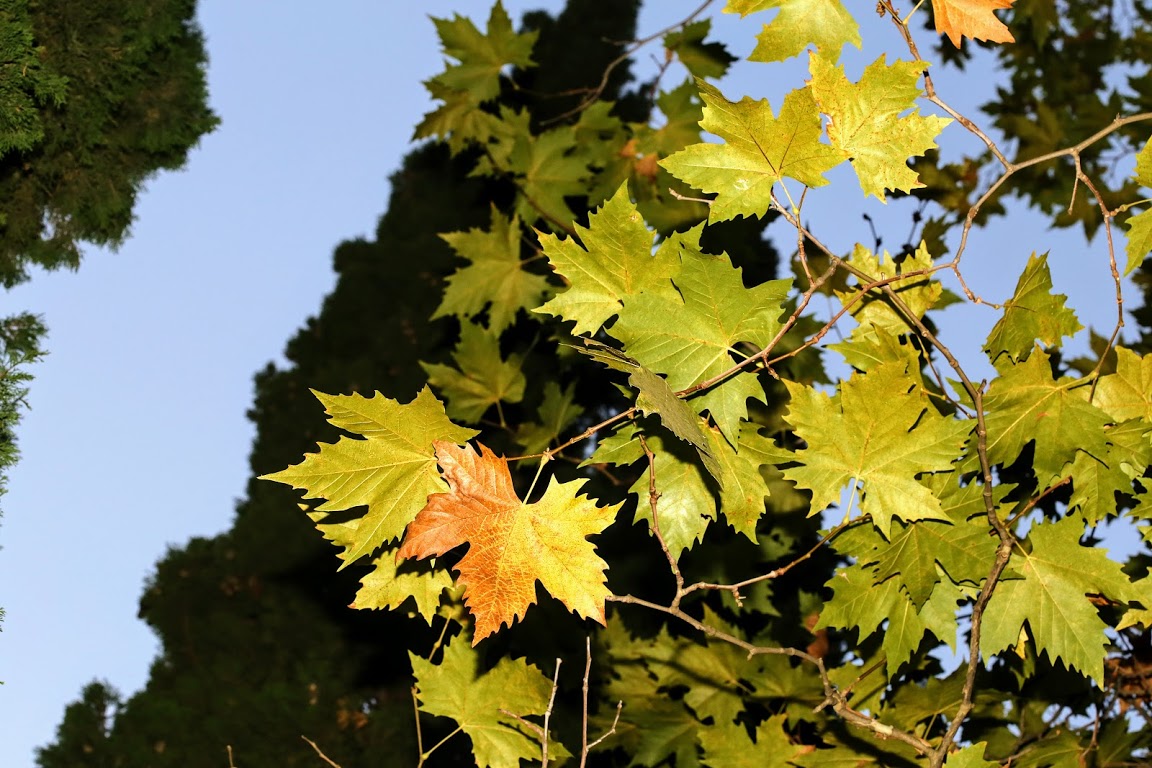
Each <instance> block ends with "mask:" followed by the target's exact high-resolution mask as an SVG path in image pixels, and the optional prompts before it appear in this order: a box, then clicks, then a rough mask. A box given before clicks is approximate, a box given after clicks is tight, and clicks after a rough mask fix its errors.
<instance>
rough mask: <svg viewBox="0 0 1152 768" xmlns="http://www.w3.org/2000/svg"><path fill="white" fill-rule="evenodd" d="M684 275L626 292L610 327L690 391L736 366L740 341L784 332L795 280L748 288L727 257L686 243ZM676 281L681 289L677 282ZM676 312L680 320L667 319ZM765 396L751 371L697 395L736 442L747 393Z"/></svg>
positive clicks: (762, 341)
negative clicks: (632, 293) (650, 287)
mask: <svg viewBox="0 0 1152 768" xmlns="http://www.w3.org/2000/svg"><path fill="white" fill-rule="evenodd" d="M681 253H682V256H681V265H680V269H679V272H678V274H677V275H676V276H675V277H674V278H673V280H672V282H671V283H668V284H667V288H665V289H663V290H651V291H647V292H644V293H641V294H639V295H637V296H630V297H627V298H626V299H625V301H624V310H623V311H622V312H621V313H620V319H619V320H618V321H617V323H616V324H615V325H614V326H612V329H611V331H610V333H611V334H612V335H613V336H615V337H616V338H618V339H620V340H621V341H623V342H624V349H625V351H626V352H627V353H628V354H629V355H631V356H632V357H634V358H635V359H636V360H638V361H639V362H640V363H642V364H643V365H645V366H647V367H649V368H651V369H652V370H654V371H656V372H657V373H662V374H665V375H666V376H667V377H668V385H669V386H670V387H671V388H672V389H673V390H677V391H679V390H683V389H687V388H689V387H692V386H695V385H696V384H699V383H701V382H703V381H706V380H708V379H710V378H712V377H714V376H717V375H719V374H721V373H723V372H725V371H727V370H728V369H730V368H731V367H732V366H733V365H735V360H734V359H733V354H734V353H735V354H737V355H738V356H743V353H741V352H739V351H738V350H737V349H736V345H737V343H738V342H741V341H745V342H749V343H751V344H754V345H755V346H756V347H757V348H758V349H759V348H763V347H765V346H767V345H768V344H770V343H771V342H772V340H773V338H774V337H775V336H776V334H777V332H778V331H779V330H780V327H781V324H780V317H781V315H782V314H783V313H784V302H785V299H786V297H787V295H788V289H789V288H790V287H791V280H771V281H769V282H766V283H762V284H760V285H757V286H755V287H753V288H745V287H744V282H743V280H742V278H741V271H740V269H739V268H736V267H733V266H732V263H731V261H730V260H729V259H728V257H727V256H726V255H722V256H709V255H707V254H703V253H701V252H700V251H699V249H698V248H696V249H693V248H689V247H685V248H682V249H681ZM673 285H674V286H675V287H673ZM670 317H675V318H676V322H675V323H669V322H668V318H670ZM749 397H753V398H755V399H757V400H760V401H761V402H765V396H764V390H763V388H762V387H761V386H760V385H759V384H757V383H756V380H755V378H754V377H752V376H735V377H732V378H730V379H728V380H727V381H725V382H723V383H721V384H720V385H719V386H716V387H714V388H712V389H710V390H708V391H707V392H705V393H703V394H702V395H699V396H697V397H694V398H692V400H691V401H690V402H691V404H692V405H693V406H694V407H695V408H696V410H697V411H699V412H702V411H705V410H707V411H709V412H710V413H711V414H712V417H713V419H715V421H716V423H717V425H718V426H719V427H720V429H721V431H722V432H723V433H724V435H725V437H727V438H728V440H729V441H730V442H732V443H735V441H736V437H735V435H736V433H737V432H738V430H739V425H740V419H742V418H744V417H746V416H747V415H748V410H747V399H748V398H749Z"/></svg>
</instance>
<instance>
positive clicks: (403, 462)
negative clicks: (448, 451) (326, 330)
mask: <svg viewBox="0 0 1152 768" xmlns="http://www.w3.org/2000/svg"><path fill="white" fill-rule="evenodd" d="M313 394H315V395H316V397H317V399H319V400H320V402H321V403H323V404H324V407H325V409H326V410H327V411H328V415H329V418H328V420H329V421H330V422H331V423H332V424H333V425H335V426H337V427H339V428H340V429H344V430H347V431H349V432H353V433H355V434H359V435H362V436H363V437H364V438H365V439H363V440H354V439H351V438H348V437H341V438H340V440H339V441H338V442H336V443H331V444H329V443H321V444H320V452H319V453H312V454H307V455H306V456H305V457H304V460H303V461H302V462H300V463H299V464H296V465H294V466H291V467H288V468H287V469H282V470H280V471H279V472H273V473H271V474H267V475H263V476H261V478H260V479H262V480H274V481H276V482H278V483H285V484H287V485H291V486H292V487H293V488H300V489H303V490H304V491H306V493H305V497H306V498H313V499H325V502H324V503H323V504H321V505H320V506H318V507H316V510H315V512H314V513H313V514H312V515H311V516H312V518H313V520H316V521H318V522H319V520H320V518H321V516H324V515H325V513H328V512H336V511H340V510H345V509H352V508H353V507H358V506H361V505H367V506H368V509H367V511H366V512H365V513H364V515H363V517H361V518H359V519H357V520H352V521H348V522H345V523H341V524H339V526H338V527H337V526H325V525H321V526H320V527H321V529H322V530H324V532H325V535H326V536H327V537H328V538H330V539H332V540H334V541H335V542H336V543H337V544H339V545H340V546H342V547H344V552H342V553H341V555H340V557H341V559H343V560H344V565H342V566H341V568H343V567H344V566H347V565H348V564H349V563H351V562H352V561H354V560H356V559H357V558H359V557H362V556H363V555H367V554H369V553H370V552H372V551H373V550H374V549H376V548H377V547H379V546H380V545H381V544H384V543H386V542H388V541H391V540H392V539H395V538H398V537H399V536H400V535H401V534H402V533H403V532H404V527H405V526H406V525H408V523H410V522H411V521H412V520H413V518H415V517H416V514H417V512H419V511H420V508H421V507H423V506H424V504H425V502H426V501H427V498H428V494H430V493H435V492H436V491H439V490H441V489H443V488H444V482H443V481H442V480H441V479H440V476H439V473H438V472H437V471H436V457H435V453H434V450H433V443H434V442H435V441H455V442H464V441H465V440H468V439H470V438H471V437H473V436H474V435H476V434H477V433H476V432H474V431H473V430H470V429H465V428H464V427H458V426H456V425H455V424H453V423H452V422H451V421H449V420H448V417H447V416H446V415H445V413H444V406H443V404H442V403H441V402H440V401H439V400H437V399H436V397H435V396H434V395H433V394H432V391H431V390H429V389H428V388H427V387H425V388H424V389H422V390H420V393H419V394H417V395H416V398H415V399H414V400H413V401H412V402H411V403H407V404H401V403H399V402H397V401H396V400H390V399H389V398H386V397H384V396H383V395H381V394H380V393H378V392H377V393H376V394H375V395H374V396H373V397H371V398H366V397H363V396H361V395H358V394H353V395H325V394H323V393H321V392H316V391H313Z"/></svg>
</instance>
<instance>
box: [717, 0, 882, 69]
mask: <svg viewBox="0 0 1152 768" xmlns="http://www.w3.org/2000/svg"><path fill="white" fill-rule="evenodd" d="M771 8H779V9H780V13H779V14H777V16H776V18H775V19H773V20H772V21H771V22H769V23H768V24H765V25H764V29H763V30H762V31H761V32H760V34H759V35H757V36H756V48H755V49H754V50H753V51H752V53H751V55H749V56H748V60H749V61H764V62H772V61H784V60H785V59H790V58H792V57H793V56H797V55H799V54H800V53H801V52H802V51H803V50H804V49H805V48H807V47H808V46H809V44H812V45H815V46H816V48H817V50H819V51H820V52H822V53H824V54H826V55H827V56H828V57H829V58H831V59H832V61H836V59H838V58H839V57H840V49H841V48H843V47H844V45H845V44H846V43H851V44H852V45H854V46H856V47H857V48H860V47H861V40H860V25H859V24H857V23H856V20H855V19H854V18H852V14H850V13H848V11H847V10H846V9H845V8H844V5H843V4H842V3H841V2H840V0H729V3H728V6H727V7H726V8H725V9H724V10H725V12H727V13H739V14H740V15H741V16H747V15H748V14H750V13H753V12H755V11H764V10H769V9H771Z"/></svg>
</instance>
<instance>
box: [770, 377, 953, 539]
mask: <svg viewBox="0 0 1152 768" xmlns="http://www.w3.org/2000/svg"><path fill="white" fill-rule="evenodd" d="M784 384H785V386H786V387H787V388H788V393H789V395H790V396H791V402H790V404H789V406H788V415H787V417H786V418H787V419H788V421H789V423H791V424H792V425H793V426H794V427H795V428H796V433H797V435H798V436H799V437H800V438H801V439H803V440H804V442H805V443H806V444H807V447H806V448H804V449H803V450H800V451H797V452H796V455H795V460H796V461H797V462H799V464H800V465H799V466H796V467H790V468H788V469H786V470H784V477H785V478H787V479H789V480H792V481H794V482H795V483H796V485H797V486H798V487H800V488H807V489H808V490H810V491H812V505H811V510H810V512H809V514H810V515H815V514H818V513H820V512H821V511H823V510H824V509H826V508H827V507H828V506H829V505H831V504H833V503H835V502H837V501H839V499H840V492H841V489H842V488H843V487H844V486H845V485H846V484H848V483H849V482H850V481H851V480H852V479H853V478H855V479H856V480H857V481H860V482H863V484H864V500H863V501H862V502H861V504H860V510H861V512H863V513H864V514H870V515H871V516H872V522H873V524H875V526H876V527H877V528H878V529H879V530H880V532H881V533H883V534H884V536H885V537H888V535H889V531H890V529H891V527H892V518H893V517H899V518H901V519H903V520H906V521H912V520H923V519H936V520H945V519H947V518H946V517H945V515H944V511H943V509H942V508H941V505H940V500H939V499H937V498H936V496H935V495H934V494H933V493H932V492H931V491H930V490H928V488H926V487H925V486H924V485H922V484H921V483H920V482H918V481H917V479H916V476H917V475H919V474H921V473H924V472H945V471H949V470H951V469H952V461H953V459H955V458H956V457H958V456H959V455H960V451H961V449H962V448H963V446H964V443H965V442H966V440H967V436H968V432H969V431H970V429H971V427H970V425H969V424H968V423H966V422H963V421H957V420H954V419H946V418H944V417H942V416H940V415H939V414H938V413H937V412H936V410H935V408H934V407H932V405H931V404H930V403H929V402H928V399H927V396H926V395H925V394H924V392H923V391H921V390H920V388H919V387H918V385H917V383H916V381H915V380H914V379H913V378H912V377H911V376H909V374H908V372H907V367H906V366H905V365H903V364H900V363H886V364H883V365H879V366H877V367H876V368H874V369H873V370H871V371H869V372H868V373H866V374H863V375H861V374H853V376H852V377H851V378H850V379H848V380H847V381H845V382H842V383H841V384H840V391H839V393H837V394H836V395H835V396H834V397H829V396H828V395H826V394H824V393H822V392H819V391H817V390H815V389H812V388H810V387H805V386H802V385H799V384H795V383H793V382H790V381H785V382H784Z"/></svg>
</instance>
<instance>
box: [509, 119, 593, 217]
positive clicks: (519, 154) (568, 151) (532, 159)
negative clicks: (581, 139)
mask: <svg viewBox="0 0 1152 768" xmlns="http://www.w3.org/2000/svg"><path fill="white" fill-rule="evenodd" d="M579 150H580V146H579V145H578V144H577V142H576V133H575V131H574V130H573V128H572V126H563V127H560V128H553V129H552V130H550V131H545V132H544V133H541V134H537V135H532V134H528V133H525V134H524V135H522V136H520V137H519V140H518V141H516V143H515V147H514V149H513V151H512V152H511V154H510V155H509V156H508V164H507V167H505V168H504V169H503V170H504V171H506V172H510V173H514V174H516V175H518V176H520V177H521V178H520V183H519V184H518V185H517V187H518V188H517V195H516V212H517V213H519V214H520V216H521V217H522V218H524V219H525V220H526V221H535V220H536V219H538V218H539V217H540V216H541V215H543V217H544V218H545V219H546V220H547V221H548V223H549V226H551V227H555V226H556V222H561V223H564V222H569V221H572V220H573V219H574V218H576V216H575V214H573V213H572V209H571V208H569V207H568V203H567V202H565V200H564V198H565V197H579V196H581V195H583V194H584V193H585V192H586V191H587V177H588V159H589V158H588V156H587V155H586V154H585V153H583V152H580V151H579Z"/></svg>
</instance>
